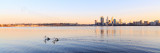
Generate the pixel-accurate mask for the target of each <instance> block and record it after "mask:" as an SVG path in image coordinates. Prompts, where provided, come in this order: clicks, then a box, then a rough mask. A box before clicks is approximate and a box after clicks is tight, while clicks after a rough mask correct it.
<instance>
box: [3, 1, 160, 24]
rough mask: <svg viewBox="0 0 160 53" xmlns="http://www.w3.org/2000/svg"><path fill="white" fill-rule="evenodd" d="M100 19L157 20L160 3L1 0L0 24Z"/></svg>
mask: <svg viewBox="0 0 160 53" xmlns="http://www.w3.org/2000/svg"><path fill="white" fill-rule="evenodd" d="M101 16H104V17H105V18H106V17H107V16H109V18H110V19H111V17H112V16H113V17H114V18H115V19H118V20H119V19H122V21H123V22H129V21H138V20H141V19H142V20H148V21H154V20H160V0H0V23H1V24H4V23H5V24H6V23H7V24H8V23H60V22H63V23H76V22H78V23H80V24H92V23H94V20H98V21H99V20H100V17H101Z"/></svg>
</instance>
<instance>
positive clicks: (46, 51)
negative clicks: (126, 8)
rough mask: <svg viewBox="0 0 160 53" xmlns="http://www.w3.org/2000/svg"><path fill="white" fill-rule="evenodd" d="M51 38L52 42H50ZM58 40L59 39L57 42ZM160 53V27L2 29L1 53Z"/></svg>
mask: <svg viewBox="0 0 160 53" xmlns="http://www.w3.org/2000/svg"><path fill="white" fill-rule="evenodd" d="M45 36H46V37H49V38H50V40H46V38H45ZM54 38H58V39H59V40H58V41H55V40H54ZM83 52H85V53H160V27H159V26H109V27H107V26H103V27H102V26H97V27H96V26H62V27H61V26H60V27H1V28H0V53H83Z"/></svg>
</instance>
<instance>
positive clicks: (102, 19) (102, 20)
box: [101, 16, 104, 25]
mask: <svg viewBox="0 0 160 53" xmlns="http://www.w3.org/2000/svg"><path fill="white" fill-rule="evenodd" d="M101 25H104V17H103V16H102V17H101Z"/></svg>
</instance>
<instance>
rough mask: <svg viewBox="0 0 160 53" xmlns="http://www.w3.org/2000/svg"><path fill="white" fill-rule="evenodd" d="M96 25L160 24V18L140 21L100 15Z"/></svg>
mask: <svg viewBox="0 0 160 53" xmlns="http://www.w3.org/2000/svg"><path fill="white" fill-rule="evenodd" d="M94 26H160V20H154V21H147V20H139V21H130V22H122V19H119V20H117V19H115V18H114V17H110V18H109V17H108V16H107V17H106V18H104V16H101V17H100V20H99V21H98V20H95V23H94Z"/></svg>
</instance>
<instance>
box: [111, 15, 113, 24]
mask: <svg viewBox="0 0 160 53" xmlns="http://www.w3.org/2000/svg"><path fill="white" fill-rule="evenodd" d="M111 22H112V26H113V17H112V18H111Z"/></svg>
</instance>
